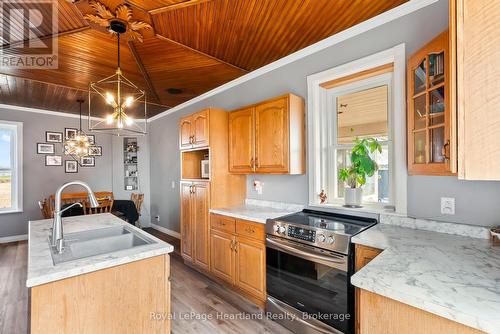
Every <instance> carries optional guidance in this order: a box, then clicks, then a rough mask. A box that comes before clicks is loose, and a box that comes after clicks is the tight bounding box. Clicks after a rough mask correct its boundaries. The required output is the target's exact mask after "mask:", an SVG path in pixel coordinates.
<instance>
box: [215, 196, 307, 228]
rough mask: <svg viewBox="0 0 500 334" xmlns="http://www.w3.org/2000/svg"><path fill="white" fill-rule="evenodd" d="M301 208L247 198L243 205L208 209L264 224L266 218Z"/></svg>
mask: <svg viewBox="0 0 500 334" xmlns="http://www.w3.org/2000/svg"><path fill="white" fill-rule="evenodd" d="M303 208H304V207H303V206H302V205H297V204H286V203H279V202H270V201H260V200H249V199H247V200H246V201H245V204H244V205H239V206H232V207H229V208H217V209H210V212H211V213H215V214H219V215H224V216H229V217H233V218H238V219H244V220H250V221H253V222H257V223H261V224H265V223H266V220H267V219H268V218H270V219H273V218H277V217H281V216H285V215H288V214H291V213H294V212H297V211H302V209H303Z"/></svg>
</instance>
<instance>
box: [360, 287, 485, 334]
mask: <svg viewBox="0 0 500 334" xmlns="http://www.w3.org/2000/svg"><path fill="white" fill-rule="evenodd" d="M357 290H358V291H359V297H360V304H361V308H360V310H359V311H360V313H359V326H360V328H359V329H360V330H359V333H362V334H402V333H412V334H443V333H446V334H484V332H482V331H479V330H477V329H474V328H471V327H468V326H465V325H462V324H460V323H458V322H454V321H451V320H449V319H446V318H443V317H440V316H438V315H435V314H432V313H429V312H426V311H423V310H420V309H418V308H415V307H412V306H410V305H407V304H403V303H400V302H398V301H396V300H393V299H389V298H386V297H383V296H380V295H377V294H375V293H372V292H369V291H366V290H363V289H357Z"/></svg>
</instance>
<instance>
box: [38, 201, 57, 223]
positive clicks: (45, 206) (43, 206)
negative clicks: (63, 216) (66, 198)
mask: <svg viewBox="0 0 500 334" xmlns="http://www.w3.org/2000/svg"><path fill="white" fill-rule="evenodd" d="M38 206H39V207H40V210H41V211H42V216H43V219H49V218H53V217H54V213H53V211H51V210H50V205H49V200H47V199H46V198H44V199H43V201H38Z"/></svg>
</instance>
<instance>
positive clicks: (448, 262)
mask: <svg viewBox="0 0 500 334" xmlns="http://www.w3.org/2000/svg"><path fill="white" fill-rule="evenodd" d="M352 241H353V242H354V243H356V244H361V245H366V246H370V247H375V248H380V249H385V250H384V251H383V252H382V253H381V254H380V255H379V256H377V257H376V258H375V259H374V260H373V261H371V262H370V263H368V264H367V265H366V266H365V267H363V268H362V269H361V270H360V271H358V272H357V273H356V274H354V275H353V276H352V278H351V282H352V284H353V285H354V286H356V287H358V288H362V289H365V290H368V291H370V292H374V293H376V294H379V295H382V296H385V297H388V298H391V299H394V300H397V301H400V302H402V303H405V304H408V305H411V306H414V307H417V308H419V309H422V310H425V311H428V312H431V313H434V314H437V315H439V316H442V317H444V318H448V319H450V320H453V321H456V322H459V323H462V324H464V325H467V326H470V327H473V328H476V329H479V330H483V331H485V332H487V333H500V248H499V247H491V246H490V243H489V241H488V240H487V239H478V238H470V237H464V236H457V235H450V234H445V233H437V232H431V231H422V230H416V229H409V228H403V227H399V226H393V225H388V224H378V225H376V226H374V227H372V228H370V229H368V230H366V231H364V232H362V233H360V234H358V235H357V236H355V237H353V238H352Z"/></svg>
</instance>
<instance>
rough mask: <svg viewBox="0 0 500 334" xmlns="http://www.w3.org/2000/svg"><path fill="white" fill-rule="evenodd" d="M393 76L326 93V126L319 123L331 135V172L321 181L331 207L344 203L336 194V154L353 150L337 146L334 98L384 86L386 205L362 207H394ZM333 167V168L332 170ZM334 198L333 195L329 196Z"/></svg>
mask: <svg viewBox="0 0 500 334" xmlns="http://www.w3.org/2000/svg"><path fill="white" fill-rule="evenodd" d="M393 75H394V73H393V72H387V73H383V74H379V75H375V76H372V77H369V78H366V79H361V80H359V81H354V82H351V83H347V84H345V85H341V86H338V87H334V88H330V89H327V90H326V91H325V94H326V98H327V100H326V105H325V106H323V107H322V108H321V110H320V112H321V113H325V115H323V116H322V117H324V118H325V119H327V121H326V122H322V129H321V131H328V128H330V129H333V131H328V134H329V136H328V143H326V145H327V150H328V153H327V154H328V163H329V166H330V168H328V169H327V170H329V171H332V170H333V171H332V172H330V173H327V174H326V175H325V171H322V174H323V175H321V178H322V179H323V180H326V183H327V187H328V189H329V190H330V191H329V193H330V194H331V197H330V201H331V202H330V203H333V204H340V205H341V204H343V203H344V199H343V198H338V197H336V195H337V193H338V186H337V184H338V179H337V175H338V170H337V150H342V149H351V148H353V147H354V143H352V144H339V143H338V117H335V116H336V115H337V101H336V99H337V97H338V96H342V95H344V94H349V93H353V92H356V91H363V90H368V89H372V88H376V87H380V86H385V85H387V107H388V108H387V109H388V110H387V138H388V139H387V140H386V141H383V142H381V144H382V145H387V147H388V151H389V152H388V154H389V157H388V159H389V180H390V184H389V199H390V200H389V203H379V202H373V201H364V202H363V204H366V205H370V206H375V205H380V206H394V183H395V181H396V180H395V179H394V170H393V169H394V141H393V131H392V118H393V109H394V108H393V98H392V88H393ZM331 166H333V168H332V167H331ZM332 194H333V195H332Z"/></svg>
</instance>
